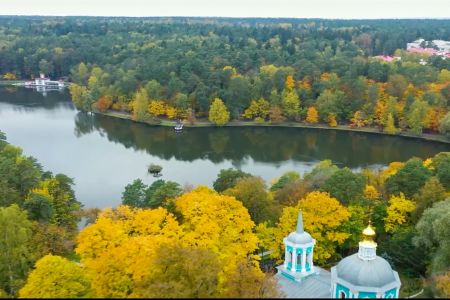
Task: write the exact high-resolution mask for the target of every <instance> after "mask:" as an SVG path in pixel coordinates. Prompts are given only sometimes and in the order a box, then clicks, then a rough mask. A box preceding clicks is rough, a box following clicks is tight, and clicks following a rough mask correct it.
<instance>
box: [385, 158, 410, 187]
mask: <svg viewBox="0 0 450 300" xmlns="http://www.w3.org/2000/svg"><path fill="white" fill-rule="evenodd" d="M404 165H405V163H402V162H398V161H394V162H391V163H390V164H389V165H388V167H387V168H386V169H384V170H383V171H382V172H381V173H380V183H381V184H383V183H384V182H385V181H386V179H388V177H390V176H392V175H394V174H395V173H397V172H398V170H400V169H401V168H403V166H404Z"/></svg>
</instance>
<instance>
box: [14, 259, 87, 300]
mask: <svg viewBox="0 0 450 300" xmlns="http://www.w3.org/2000/svg"><path fill="white" fill-rule="evenodd" d="M89 292H90V281H89V279H88V278H87V277H86V275H85V274H84V270H83V267H81V266H80V265H78V264H76V263H74V262H72V261H69V260H67V259H65V258H63V257H60V256H53V255H51V254H48V255H46V256H44V257H43V258H41V259H40V260H38V261H37V262H36V266H35V269H34V270H33V271H32V272H31V273H30V274H29V275H28V279H27V282H26V284H25V286H24V287H23V288H22V289H21V290H20V291H19V296H20V297H21V298H83V297H85V296H88V293H89Z"/></svg>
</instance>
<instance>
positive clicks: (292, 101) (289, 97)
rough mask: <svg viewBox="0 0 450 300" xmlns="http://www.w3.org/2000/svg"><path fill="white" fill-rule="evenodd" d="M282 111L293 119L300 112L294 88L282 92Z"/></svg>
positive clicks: (298, 99) (298, 100)
mask: <svg viewBox="0 0 450 300" xmlns="http://www.w3.org/2000/svg"><path fill="white" fill-rule="evenodd" d="M282 107H283V112H284V115H285V116H286V117H288V118H289V119H295V117H297V116H298V113H299V112H300V98H299V97H298V95H297V92H296V91H295V90H292V91H287V90H285V91H284V92H283V96H282Z"/></svg>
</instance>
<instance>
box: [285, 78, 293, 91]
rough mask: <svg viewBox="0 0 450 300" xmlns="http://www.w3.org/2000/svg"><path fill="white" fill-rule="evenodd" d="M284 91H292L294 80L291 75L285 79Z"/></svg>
mask: <svg viewBox="0 0 450 300" xmlns="http://www.w3.org/2000/svg"><path fill="white" fill-rule="evenodd" d="M284 86H285V88H286V90H288V91H292V90H293V89H294V88H295V80H294V77H293V76H292V75H288V76H287V77H286V82H285V83H284Z"/></svg>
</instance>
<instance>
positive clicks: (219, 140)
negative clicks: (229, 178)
mask: <svg viewBox="0 0 450 300" xmlns="http://www.w3.org/2000/svg"><path fill="white" fill-rule="evenodd" d="M208 138H209V144H210V145H211V148H212V150H213V152H214V154H218V155H220V156H222V154H224V152H225V151H226V149H227V145H228V141H229V140H230V136H229V135H228V134H227V133H226V132H225V131H223V130H221V131H218V132H216V133H214V132H210V133H208Z"/></svg>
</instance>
